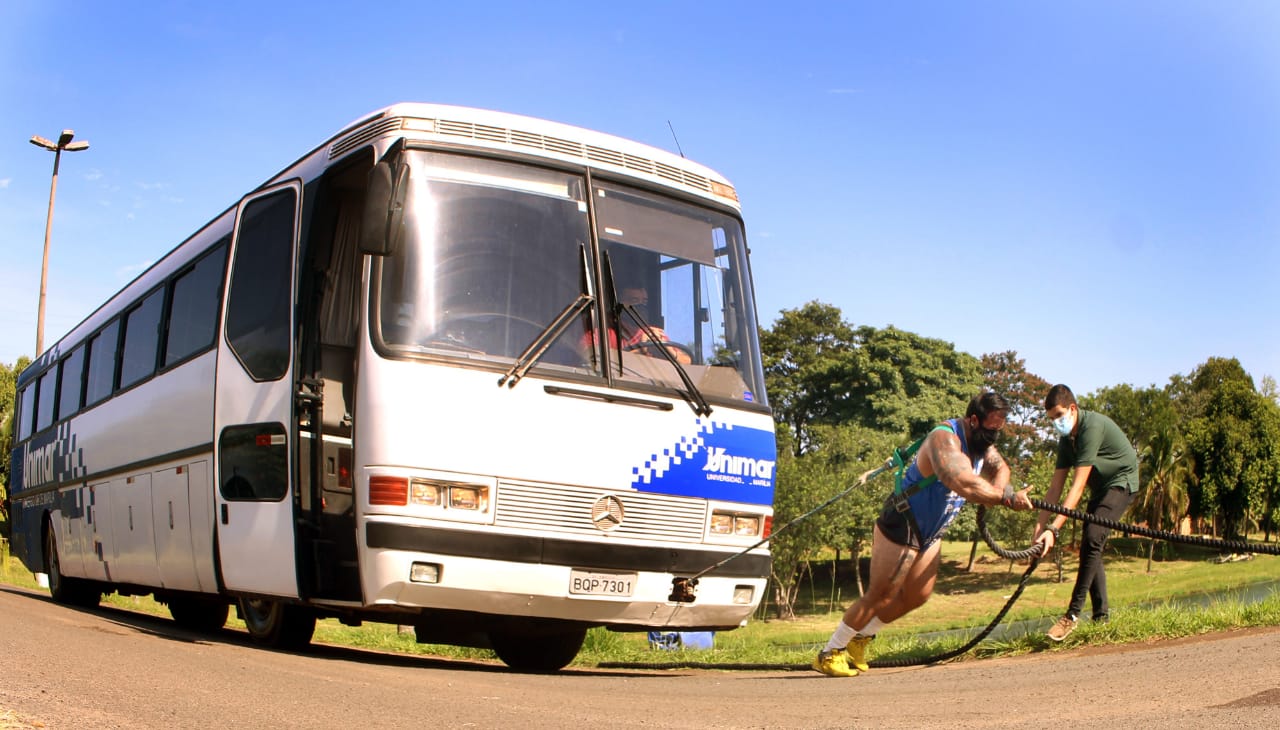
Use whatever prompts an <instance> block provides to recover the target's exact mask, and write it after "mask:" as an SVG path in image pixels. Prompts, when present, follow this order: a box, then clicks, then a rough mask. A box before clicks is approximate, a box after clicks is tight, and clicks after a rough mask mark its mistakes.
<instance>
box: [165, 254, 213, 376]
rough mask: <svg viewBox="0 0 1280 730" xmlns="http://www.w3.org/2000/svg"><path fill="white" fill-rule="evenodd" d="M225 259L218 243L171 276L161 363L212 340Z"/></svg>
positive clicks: (192, 352)
mask: <svg viewBox="0 0 1280 730" xmlns="http://www.w3.org/2000/svg"><path fill="white" fill-rule="evenodd" d="M226 259H227V249H226V247H225V246H221V245H220V246H218V247H217V248H215V249H214V250H213V251H212V252H211V253H209V254H208V255H206V256H205V257H204V258H202V259H200V261H199V262H197V263H196V265H195V266H194V267H192V268H191V269H190V270H188V271H187V272H185V273H183V274H182V275H181V276H179V277H178V278H176V279H174V280H173V294H172V300H171V302H170V305H169V328H168V330H169V336H168V341H167V342H166V343H165V347H164V366H165V367H168V366H169V365H172V364H173V363H175V362H178V361H179V360H183V359H185V358H186V357H187V356H188V355H193V354H195V353H197V352H200V351H201V350H205V349H207V348H208V347H209V346H210V345H212V344H213V333H214V331H215V330H216V329H217V327H218V298H219V293H220V292H219V290H220V289H221V287H222V273H223V268H224V266H225V264H226Z"/></svg>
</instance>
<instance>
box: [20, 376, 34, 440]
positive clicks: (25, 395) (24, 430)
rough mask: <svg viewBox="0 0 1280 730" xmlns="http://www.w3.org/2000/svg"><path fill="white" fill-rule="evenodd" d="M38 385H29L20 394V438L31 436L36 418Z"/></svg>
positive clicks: (24, 438)
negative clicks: (32, 425)
mask: <svg viewBox="0 0 1280 730" xmlns="http://www.w3.org/2000/svg"><path fill="white" fill-rule="evenodd" d="M35 401H36V387H35V386H34V385H28V386H27V387H25V388H23V389H22V392H21V393H19V394H18V408H19V414H18V440H19V441H25V440H26V439H28V438H30V436H31V424H32V423H33V419H34V418H35V409H36V402H35Z"/></svg>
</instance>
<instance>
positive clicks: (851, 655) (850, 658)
mask: <svg viewBox="0 0 1280 730" xmlns="http://www.w3.org/2000/svg"><path fill="white" fill-rule="evenodd" d="M874 638H876V637H874V636H855V637H853V640H852V641H850V642H849V645H848V646H846V647H845V648H844V653H845V662H846V663H847V664H848V665H849V666H851V667H853V668H854V669H857V670H858V671H859V672H865V671H867V670H868V669H870V668H871V667H870V666H868V665H867V646H869V645H870V644H871V640H872V639H874Z"/></svg>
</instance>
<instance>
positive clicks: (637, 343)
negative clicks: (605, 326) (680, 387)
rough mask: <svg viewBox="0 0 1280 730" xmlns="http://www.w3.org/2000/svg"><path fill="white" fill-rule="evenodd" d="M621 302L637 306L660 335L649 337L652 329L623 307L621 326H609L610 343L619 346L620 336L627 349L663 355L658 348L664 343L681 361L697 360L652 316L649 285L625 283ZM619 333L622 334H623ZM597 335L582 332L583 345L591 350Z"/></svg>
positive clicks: (612, 346)
mask: <svg viewBox="0 0 1280 730" xmlns="http://www.w3.org/2000/svg"><path fill="white" fill-rule="evenodd" d="M618 303H619V304H624V305H629V306H630V307H632V308H634V309H635V311H636V313H637V314H639V315H640V318H641V319H643V320H644V321H645V324H648V325H649V329H650V330H652V331H653V334H654V336H655V337H656V339H654V338H652V337H649V335H648V333H646V332H645V331H644V328H643V327H641V326H640V325H639V324H637V323H636V321H635V318H634V317H632V316H631V314H630V313H629V312H626V311H623V312H620V313H619V314H618V317H617V325H618V326H617V329H614V327H613V326H612V325H610V327H609V347H611V348H614V349H617V348H618V346H619V340H621V347H622V349H623V350H626V351H631V352H636V353H638V354H641V355H649V356H650V357H662V355H661V353H659V352H658V351H657V350H656V348H658V347H662V348H665V349H666V351H667V352H669V353H671V355H672V357H674V358H675V360H676V362H678V363H680V364H681V365H691V364H693V358H692V357H691V356H690V354H689V352H688V351H687V350H686V349H685V348H683V347H681V346H680V345H678V344H676V343H674V342H672V341H671V338H670V337H668V336H667V333H666V332H664V331H663V329H662V328H661V327H658V326H657V325H655V324H653V323H652V322H651V321H650V320H649V290H648V289H645V288H644V287H643V286H638V285H635V284H627V285H623V286H622V287H620V288H619V289H618ZM619 335H621V337H619ZM593 339H594V338H593V337H592V336H591V333H590V332H587V333H585V334H584V335H583V336H582V343H581V344H582V348H583V349H584V350H589V349H590V348H591V344H592V340H593Z"/></svg>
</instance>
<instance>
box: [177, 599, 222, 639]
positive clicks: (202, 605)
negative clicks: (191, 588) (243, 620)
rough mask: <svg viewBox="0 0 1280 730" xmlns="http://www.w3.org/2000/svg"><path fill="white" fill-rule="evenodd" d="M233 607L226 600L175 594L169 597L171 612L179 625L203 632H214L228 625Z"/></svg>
mask: <svg viewBox="0 0 1280 730" xmlns="http://www.w3.org/2000/svg"><path fill="white" fill-rule="evenodd" d="M230 613H231V607H230V606H228V605H227V602H226V601H220V600H217V599H209V598H198V597H195V596H173V597H171V598H169V614H170V615H172V616H173V620H174V621H175V622H177V624H178V625H179V626H181V627H182V628H184V629H189V630H191V631H198V632H200V633H202V634H212V633H213V632H215V631H218V630H219V629H221V628H222V627H223V626H226V625H227V615H228V614H230Z"/></svg>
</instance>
